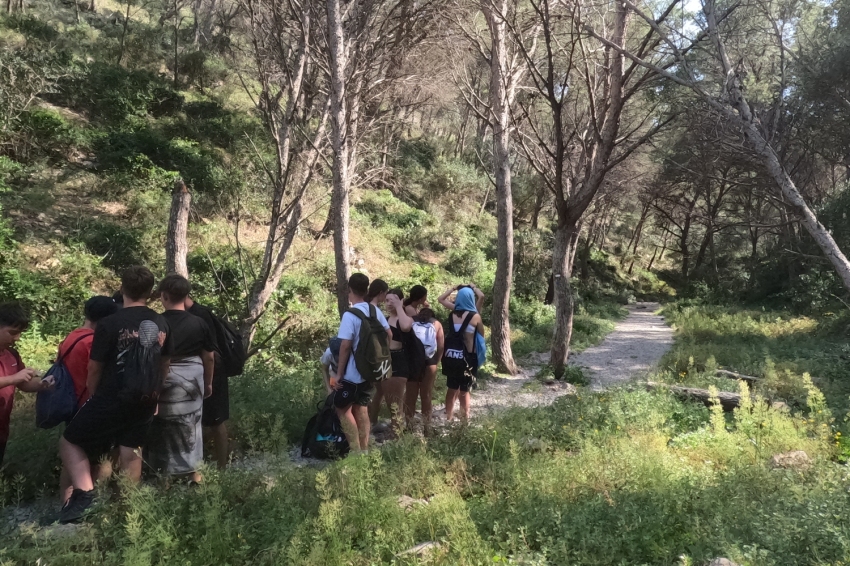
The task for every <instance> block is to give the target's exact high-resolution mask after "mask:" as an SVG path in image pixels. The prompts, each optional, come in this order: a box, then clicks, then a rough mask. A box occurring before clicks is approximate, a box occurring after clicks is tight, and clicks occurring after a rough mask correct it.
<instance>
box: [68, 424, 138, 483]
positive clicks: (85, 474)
mask: <svg viewBox="0 0 850 566" xmlns="http://www.w3.org/2000/svg"><path fill="white" fill-rule="evenodd" d="M140 452H141V450H140V449H137V448H129V447H127V446H121V447H119V451H118V454H119V456H118V462H119V468H120V470H121V471H122V472H124V473H126V474H127V477H128V478H129V479H130V481H132V482H133V483H139V480H141V479H142V456H141V453H140ZM59 456H60V457H61V458H62V466H63V471H64V472H65V473H66V474H67V480H66V481H68V483H69V484H70V485H68V484H65V485H63V487H64V489H63V497H64V492H65V491H67V490H68V487H71V488H76V489H81V490H83V491H91V490H92V489H94V478H92V468H91V463H90V462H89V458H88V456H87V455H86V453H85V452H84V451H83V449H82V448H80V447H79V446H77V445H76V444H71V443H70V442H68V441H67V440H65V438H64V437H63V438H62V439H61V440H60V441H59ZM97 470H101V468H100V466H98V468H97ZM98 475H99V474H98Z"/></svg>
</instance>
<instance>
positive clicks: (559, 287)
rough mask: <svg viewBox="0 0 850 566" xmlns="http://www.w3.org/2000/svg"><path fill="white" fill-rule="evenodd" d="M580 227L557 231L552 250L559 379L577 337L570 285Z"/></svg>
mask: <svg viewBox="0 0 850 566" xmlns="http://www.w3.org/2000/svg"><path fill="white" fill-rule="evenodd" d="M576 231H577V228H576V226H574V225H573V226H559V227H558V229H557V230H556V231H555V246H554V248H553V250H552V287H553V289H554V293H553V302H554V303H555V328H554V331H553V333H552V350H551V353H550V364H551V365H552V368H553V370H554V373H555V379H561V378H563V377H564V372H565V371H566V365H567V357H568V356H569V354H570V340H571V339H572V336H573V307H574V305H573V291H572V286H571V284H570V277H571V275H572V273H571V270H570V265H571V257H572V256H573V251H572V249H571V248H572V246H574V245H575V242H576V241H577V238H576Z"/></svg>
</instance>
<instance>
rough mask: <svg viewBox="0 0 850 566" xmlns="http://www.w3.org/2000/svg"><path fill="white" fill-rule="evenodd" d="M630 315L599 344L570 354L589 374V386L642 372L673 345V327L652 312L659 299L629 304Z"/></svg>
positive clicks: (601, 386)
mask: <svg viewBox="0 0 850 566" xmlns="http://www.w3.org/2000/svg"><path fill="white" fill-rule="evenodd" d="M627 308H628V310H629V316H627V317H626V318H625V319H624V320H622V321H621V322H620V323H619V324H617V327H616V329H614V332H612V333H611V334H609V335H608V336H606V337H605V340H603V341H602V343H601V344H598V345H596V346H593V347H591V348H588V349H587V350H585V351H583V352H581V353H580V354H576V355H575V356H572V357H571V358H570V364H572V365H575V366H579V367H581V368H582V369H583V370H584V371H585V373H586V375H587V376H588V377H589V378H590V387H591V388H592V389H593V390H594V391H601V390H603V389H607V388H608V387H611V386H614V385H617V384H619V383H622V382H624V381H629V380H631V379H633V378H635V377H638V376H640V375H642V374H645V373H646V372H648V371H649V370H651V369H653V368H654V367H655V366H656V364H658V362H659V360H661V357H662V356H663V355H664V354H665V353H667V350H669V349H670V347H671V346H672V345H673V329H672V328H670V327H669V326H667V324H665V322H664V317H663V316H661V315H658V314H655V313H656V312H657V311H658V309H659V308H660V305H659V304H658V303H636V304H633V305H629V306H628V307H627Z"/></svg>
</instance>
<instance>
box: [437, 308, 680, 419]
mask: <svg viewBox="0 0 850 566" xmlns="http://www.w3.org/2000/svg"><path fill="white" fill-rule="evenodd" d="M659 308H660V305H659V304H658V303H636V304H633V305H629V306H628V307H627V309H628V311H629V315H628V316H627V317H626V318H625V319H624V320H622V321H620V322H619V323H618V324H617V326H616V328H615V329H614V331H613V332H612V333H611V334H609V335H608V336H607V337H606V338H605V339H604V340H603V341H602V343H601V344H598V345H596V346H593V347H591V348H588V349H586V350H584V351H583V352H581V353H579V354H575V355H573V356H571V357H570V361H569V363H570V365H574V366H579V367H581V368H582V369H583V370H584V372H585V375H587V377H589V378H590V387H591V388H592V389H593V390H594V391H600V390H602V389H606V388H608V387H611V386H613V385H616V384H618V383H622V382H625V381H628V380H630V379H633V378H635V377H638V376H640V375H641V374H643V373H645V372H647V371H649V370H651V369H652V368H653V367H655V365H656V364H657V363H658V362H659V360H660V359H661V357H662V356H663V355H664V354H665V353H666V352H667V350H668V349H670V347H671V346H672V345H673V329H672V328H670V327H669V326H667V325H666V324H665V323H664V317H662V316H660V315H657V314H655V312H656V311H658V309H659ZM548 362H549V354H548V353H534V354H532V355H531V356H529V357H528V358H525V359H523V360H519V363H520V364H521V366H522V370H521V372H520V373H519V374H518V375H516V376H512V377H507V376H494V378H493V379H490V380H487V381H486V382H483V383H482V384H481V387H479V388H478V389H476V390H475V392H474V393H473V395H472V416H473V417H474V416H476V415H482V414H487V413H492V412H494V411H498V410H501V409H504V408H506V407H536V406H543V405H550V404H552V403H553V402H554V401H555V399H557V398H558V397H561V396H562V395H570V394H572V393H575V391H576V388H575V386H573V385H571V384H569V383H559V382H554V383H550V384H548V385H547V384H544V383H542V382H540V381H538V380H537V379H535V376H536V375H537V373H538V372H539V371H540V369H541V368H542V367H543V366H544V365H546V364H547V363H548ZM443 410H444V407H443V406H442V405H435V418H436V419H438V420H439V419H440V418H441V417H442V416H443V414H444V413H443Z"/></svg>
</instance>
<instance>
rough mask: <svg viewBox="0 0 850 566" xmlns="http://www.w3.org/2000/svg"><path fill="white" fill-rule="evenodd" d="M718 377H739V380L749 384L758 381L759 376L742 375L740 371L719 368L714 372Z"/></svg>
mask: <svg viewBox="0 0 850 566" xmlns="http://www.w3.org/2000/svg"><path fill="white" fill-rule="evenodd" d="M714 373H715V374H716V375H717V376H718V377H728V378H729V379H740V380H741V381H746V382H747V383H749V384H751V385H752V384H753V383H755V382H756V381H758V380H759V379H760V378H758V377H754V376H752V375H744V374H742V373H737V372H734V371H729V370H727V369H719V370H716V371H715V372H714Z"/></svg>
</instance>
